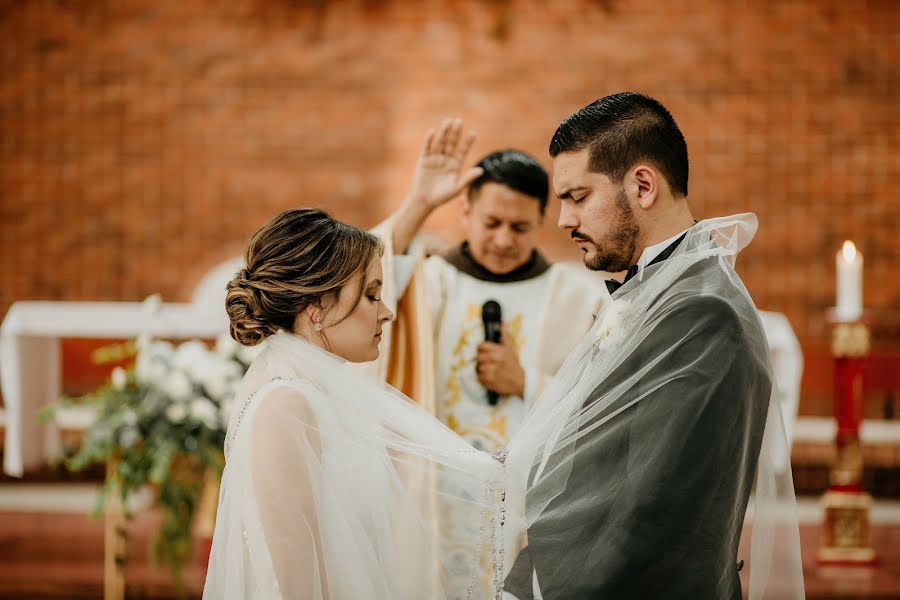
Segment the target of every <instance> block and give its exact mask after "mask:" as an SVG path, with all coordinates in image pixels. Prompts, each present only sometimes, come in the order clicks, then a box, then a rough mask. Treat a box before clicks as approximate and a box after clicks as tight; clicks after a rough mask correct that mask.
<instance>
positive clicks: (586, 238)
mask: <svg viewBox="0 0 900 600" xmlns="http://www.w3.org/2000/svg"><path fill="white" fill-rule="evenodd" d="M572 239H573V240H584V241H586V242H590V243H592V244H595V245H596V242H595V241H594V240H593V239H592V238H591V236H589V235H585V234H583V233H581V232H580V231H578V230H577V229H575V230H573V231H572Z"/></svg>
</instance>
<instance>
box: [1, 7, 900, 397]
mask: <svg viewBox="0 0 900 600" xmlns="http://www.w3.org/2000/svg"><path fill="white" fill-rule="evenodd" d="M668 5H672V6H670V7H666V8H662V7H664V6H668ZM898 31H900V10H898V8H897V5H896V4H895V3H893V2H889V1H888V2H874V1H873V2H839V1H831V2H829V1H817V2H812V1H810V2H775V1H773V2H743V3H737V2H730V3H706V2H690V1H685V2H679V3H660V2H616V1H614V0H607V1H605V2H600V1H596V2H589V1H586V0H569V1H557V2H550V3H546V2H526V1H524V0H518V1H515V0H507V1H502V0H501V1H487V0H481V1H475V0H472V1H468V2H462V1H460V2H440V1H436V0H435V1H429V2H421V3H419V2H415V3H414V2H387V1H383V2H377V1H372V0H369V1H364V0H359V1H357V2H342V3H327V2H322V1H319V2H309V3H303V2H289V1H287V0H255V1H254V0H243V1H237V2H234V1H229V2H211V1H209V2H206V1H199V0H190V1H180V2H160V1H147V0H144V1H127V2H126V1H122V2H93V1H91V2H88V1H84V2H65V1H58V2H50V1H39V0H31V1H28V2H22V1H17V0H0V73H2V75H0V281H2V282H3V283H2V285H0V314H3V313H5V311H6V309H7V308H8V306H9V305H10V304H11V303H12V302H14V301H16V300H22V299H71V300H82V299H83V300H87V299H108V300H138V299H141V298H143V297H145V296H146V295H148V294H150V293H154V292H161V293H162V295H163V297H164V298H165V299H168V300H185V299H187V298H188V296H189V294H190V290H191V289H192V287H193V286H194V284H195V283H196V282H197V280H198V279H199V277H200V276H201V274H202V273H203V272H204V271H205V270H206V269H208V268H209V267H210V266H212V265H213V264H215V263H217V262H218V261H220V260H222V259H224V258H227V257H229V256H231V255H234V254H236V253H239V252H240V250H241V248H242V246H243V243H244V241H245V240H246V239H247V237H248V236H249V235H250V234H251V233H252V232H253V231H254V230H255V229H256V228H257V227H258V226H259V225H260V224H261V223H262V222H263V221H265V220H266V219H267V218H268V217H270V216H271V215H273V214H274V213H275V212H277V211H279V210H281V209H284V208H287V207H290V206H296V205H314V206H322V207H327V208H328V209H330V210H331V211H332V212H333V213H334V214H335V215H337V216H339V217H341V218H344V219H346V220H348V221H351V222H354V223H357V224H360V225H364V226H367V225H372V224H374V223H375V222H377V221H378V220H379V219H381V218H383V217H384V216H386V215H387V214H389V212H390V210H391V209H392V208H393V207H395V206H396V205H397V204H398V203H399V201H400V199H401V197H402V195H403V193H404V191H405V187H406V183H407V179H408V177H409V172H410V168H411V166H412V164H413V161H414V159H415V156H416V153H417V150H418V145H419V140H420V138H421V135H422V132H423V131H424V130H425V129H426V128H427V127H428V126H430V125H432V124H434V123H435V122H436V121H437V120H438V119H439V118H440V117H441V116H443V115H461V116H462V117H464V118H465V119H466V120H467V121H468V123H470V124H471V125H472V126H474V127H475V128H476V129H477V130H478V131H479V134H480V137H479V139H478V141H477V143H476V146H475V149H474V154H475V155H477V154H482V153H485V152H487V151H489V150H492V149H496V148H497V147H501V146H502V147H507V146H515V147H520V148H523V149H525V150H528V151H530V152H533V153H535V154H536V155H537V156H538V157H540V158H542V159H543V160H544V161H545V162H548V161H547V160H546V158H547V156H546V147H547V143H548V141H549V138H550V136H551V134H552V132H553V130H554V128H555V126H556V124H557V123H558V122H559V121H560V119H562V118H563V117H565V116H566V115H567V114H569V113H570V112H572V111H573V110H575V109H577V108H579V107H581V106H582V105H584V104H585V103H587V102H589V101H591V100H593V99H595V98H597V97H600V96H602V95H605V94H607V93H611V92H615V91H620V90H623V89H632V90H637V91H642V92H645V93H649V94H651V95H654V96H656V97H658V98H659V99H660V100H662V101H663V103H665V104H666V105H667V106H668V107H669V108H670V110H671V111H672V112H673V113H674V115H675V116H676V118H677V120H678V122H679V123H680V125H681V127H682V129H683V130H684V133H685V135H686V137H687V140H688V145H689V148H690V153H691V163H692V177H691V195H690V198H691V203H692V205H693V208H694V211H695V214H697V215H699V216H700V217H706V216H714V215H721V214H726V213H734V212H739V211H745V210H752V211H754V212H756V213H757V214H758V215H759V219H760V231H759V236H758V238H757V240H756V241H755V242H754V244H753V245H752V246H751V247H750V248H749V249H748V250H747V252H746V253H745V254H744V255H742V257H741V258H740V260H739V270H740V272H741V274H742V275H743V277H744V278H745V281H746V283H747V286H748V287H749V289H750V290H751V292H752V294H753V295H754V297H755V299H756V301H757V303H758V305H759V306H760V307H761V308H766V309H770V310H776V311H780V312H784V313H786V314H787V316H788V318H789V319H790V320H791V322H792V323H793V325H794V327H795V328H796V330H797V333H798V335H799V336H800V338H801V342H802V343H803V345H804V349H805V352H806V354H807V362H808V365H809V366H810V367H811V369H808V371H807V377H806V379H805V383H804V385H805V391H806V393H807V397H808V399H807V398H805V399H804V403H805V404H804V411H806V412H821V411H823V410H825V411H827V397H826V396H827V393H828V388H829V386H830V379H829V377H830V375H829V374H828V364H827V363H828V361H827V342H828V328H827V323H826V321H825V318H824V314H825V310H826V308H827V307H829V306H831V305H832V304H833V297H834V293H833V288H834V276H833V265H834V253H835V251H836V250H837V248H838V247H839V245H840V243H841V242H842V241H843V240H844V239H845V238H851V239H853V240H854V241H856V243H857V245H858V246H859V247H860V248H861V250H862V252H863V253H864V255H865V260H866V273H865V281H866V288H865V302H866V305H867V306H868V307H871V309H873V311H875V312H874V318H875V320H876V330H875V334H876V341H877V348H876V349H877V351H878V352H879V353H881V356H883V357H888V358H890V357H891V356H894V355H897V354H900V350H898V347H900V341H898V337H900V325H898V322H900V318H898V317H896V316H895V315H896V314H897V311H898V304H900V234H898V231H897V229H898V225H900V201H898V195H897V192H896V189H897V187H898V185H900V158H898V156H900V154H898V124H900V123H898V117H897V114H898V111H897V106H898V101H897V98H898V96H900V75H898V69H897V65H898V64H900V61H898V58H900V57H898V54H900V41H898V33H897V32H898ZM455 210H456V209H455V208H453V207H448V208H445V209H442V210H441V211H440V213H439V214H438V215H435V217H434V218H433V220H432V221H431V223H430V227H431V228H432V229H435V230H443V231H445V232H449V235H455V234H456V233H457V230H456V229H455V228H454V224H453V223H454V219H455ZM556 212H557V205H556V204H555V203H554V204H551V208H550V211H549V217H550V218H549V219H548V221H549V223H548V224H547V226H546V228H545V232H544V237H543V242H544V245H545V247H546V248H547V250H548V252H549V254H551V255H552V256H554V257H557V258H571V257H573V256H575V255H574V254H573V249H572V248H570V247H569V245H568V244H569V242H568V241H567V240H566V239H565V238H564V237H563V236H562V235H561V234H560V233H559V232H557V231H556V230H555V228H554V227H553V223H554V222H555V218H556ZM896 362H897V361H896V360H894V362H893V363H891V361H890V360H888V363H887V364H896ZM880 372H881V375H877V374H876V376H875V377H876V379H875V380H873V382H872V383H871V385H870V387H871V388H872V390H874V391H873V394H874V395H875V396H877V395H878V394H881V393H882V391H883V389H882V388H884V389H886V388H888V387H891V386H893V387H894V388H895V389H896V388H900V381H898V380H897V375H896V374H895V373H897V372H900V369H897V368H885V369H882V371H880ZM878 377H880V378H881V379H878Z"/></svg>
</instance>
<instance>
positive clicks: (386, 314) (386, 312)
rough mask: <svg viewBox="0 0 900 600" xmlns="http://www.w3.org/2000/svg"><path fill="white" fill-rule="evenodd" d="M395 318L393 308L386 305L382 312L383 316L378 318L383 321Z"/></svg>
mask: <svg viewBox="0 0 900 600" xmlns="http://www.w3.org/2000/svg"><path fill="white" fill-rule="evenodd" d="M393 320H394V313H392V312H391V309H389V308H387V307H385V309H384V313H382V314H381V318H380V319H378V321H379V322H381V323H387V322H388V321H393Z"/></svg>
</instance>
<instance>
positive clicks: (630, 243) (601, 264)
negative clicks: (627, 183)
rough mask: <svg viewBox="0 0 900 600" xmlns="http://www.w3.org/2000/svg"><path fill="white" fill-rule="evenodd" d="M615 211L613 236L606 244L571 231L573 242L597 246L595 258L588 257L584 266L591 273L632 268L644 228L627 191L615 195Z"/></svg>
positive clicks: (612, 271) (576, 231)
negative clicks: (579, 241) (638, 219)
mask: <svg viewBox="0 0 900 600" xmlns="http://www.w3.org/2000/svg"><path fill="white" fill-rule="evenodd" d="M615 209H616V213H615V217H614V223H613V226H612V230H613V232H614V233H612V234H611V235H610V236H609V237H608V238H607V239H606V240H604V241H603V244H602V246H601V244H598V243H597V242H596V241H594V240H593V239H592V238H591V237H590V236H587V235H585V234H583V233H581V232H580V231H578V230H577V229H576V230H575V231H573V232H572V238H573V239H580V240H585V241H587V242H588V243H590V244H591V245H592V246H593V247H594V255H593V256H590V255H588V254H585V257H584V264H585V266H586V267H587V268H588V269H590V270H592V271H606V272H608V273H618V272H620V271H627V270H628V269H630V268H631V261H632V259H633V257H634V252H635V249H636V248H637V239H638V236H639V235H640V233H641V227H640V225H638V222H637V219H636V218H635V216H634V210H633V209H632V208H631V205H629V204H628V196H626V195H625V190H624V189H621V190H619V193H618V194H616V204H615Z"/></svg>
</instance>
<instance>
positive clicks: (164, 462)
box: [45, 334, 261, 582]
mask: <svg viewBox="0 0 900 600" xmlns="http://www.w3.org/2000/svg"><path fill="white" fill-rule="evenodd" d="M260 350H261V347H260V346H256V347H253V348H247V347H244V346H241V345H239V344H237V343H236V342H234V341H233V340H232V339H231V338H230V337H229V336H228V335H227V334H223V335H222V336H220V337H219V338H218V339H217V340H216V343H215V345H214V346H213V347H212V348H210V347H209V346H207V344H205V343H203V342H200V341H196V340H192V341H188V342H184V343H182V344H180V345H178V346H175V345H173V344H171V343H170V342H167V341H162V340H154V339H150V338H144V337H142V338H139V339H138V340H136V341H133V342H128V343H126V344H125V345H118V346H115V347H107V348H104V349H102V351H100V352H99V354H100V359H99V362H103V361H104V360H103V356H104V355H106V356H108V357H113V358H116V359H121V358H122V357H128V356H131V357H133V359H134V364H133V366H132V367H130V368H128V369H123V368H121V367H117V368H115V369H114V370H113V371H112V374H111V376H110V380H109V382H108V383H107V384H106V385H104V386H102V387H101V388H99V389H98V390H96V391H95V392H94V393H92V394H90V395H88V396H86V397H84V398H80V399H76V400H71V399H68V400H63V401H62V402H61V404H74V403H76V402H77V403H78V404H81V405H83V404H85V403H88V404H90V405H92V406H93V407H94V408H95V410H96V415H97V417H96V420H95V421H94V423H93V424H92V425H91V427H90V428H89V429H88V431H87V432H86V434H85V436H84V440H83V443H82V444H81V446H80V447H79V448H78V449H77V450H76V451H75V452H74V454H72V455H71V456H69V457H68V458H67V460H66V466H67V467H68V468H69V469H70V470H81V469H84V468H85V467H87V466H89V465H91V464H94V463H97V462H108V463H109V464H111V465H112V468H113V469H114V481H107V486H108V487H111V486H113V485H114V486H115V489H117V490H118V491H119V493H120V494H121V498H122V505H123V506H127V500H128V497H129V496H130V495H132V494H134V493H135V492H137V491H138V490H140V489H141V488H142V487H144V486H146V485H148V484H149V485H152V486H154V487H155V488H156V489H157V491H158V494H157V502H158V505H159V506H160V507H161V508H162V511H163V513H164V520H163V524H162V528H161V531H160V534H159V536H158V537H157V538H156V539H155V540H154V543H153V548H152V555H153V557H154V558H155V559H156V560H157V561H164V562H166V563H168V564H169V566H170V567H171V569H172V572H173V575H174V577H175V579H176V582H178V581H180V568H181V566H182V565H183V564H184V563H185V562H186V561H187V560H188V558H189V557H190V552H191V523H192V520H193V517H194V514H195V509H196V508H197V505H198V501H199V496H200V493H201V490H202V488H203V484H204V478H205V477H207V473H210V474H211V475H212V476H214V477H218V476H220V475H221V472H222V469H223V468H224V457H223V454H222V447H223V444H224V441H225V432H226V430H227V428H228V419H229V415H230V412H231V403H232V401H233V398H234V394H235V391H236V389H237V385H238V384H239V383H240V381H241V378H242V377H243V375H244V373H245V372H246V370H247V368H248V367H249V366H250V363H251V362H252V361H253V359H254V358H255V356H256V355H257V354H258V353H259V351H260ZM54 408H55V407H54ZM53 412H54V409H53V408H51V410H49V411H47V412H46V414H45V418H47V417H50V416H52V414H53ZM107 491H109V489H107V490H105V491H104V495H103V496H102V497H101V502H100V504H99V505H98V509H97V512H100V511H102V509H103V502H102V499H103V497H105V492H107Z"/></svg>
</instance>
